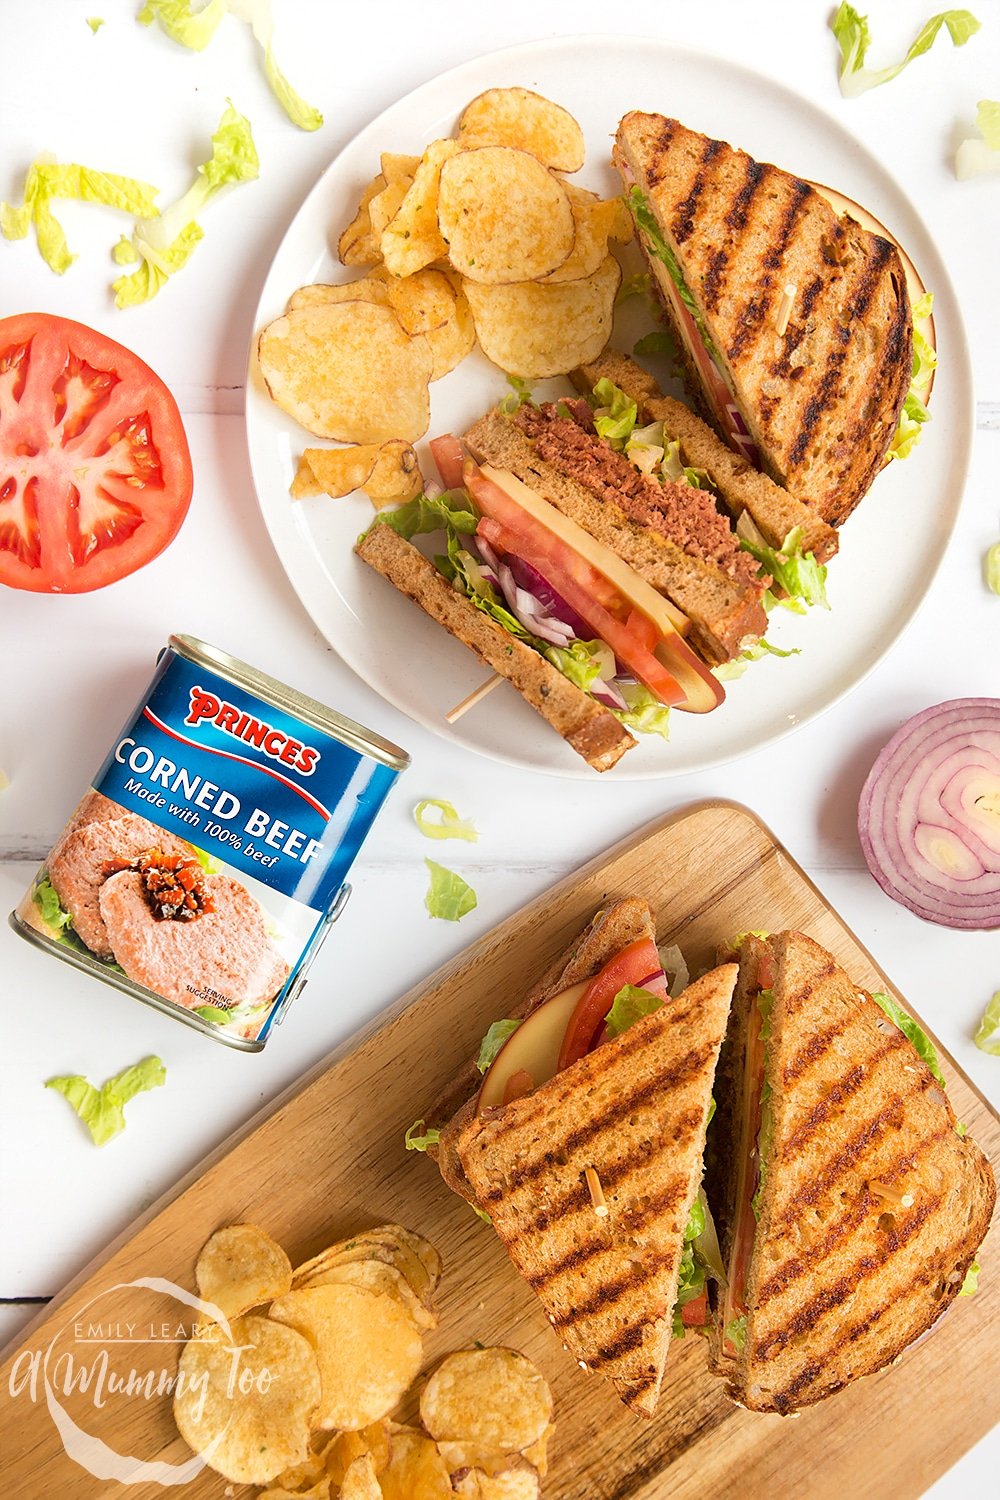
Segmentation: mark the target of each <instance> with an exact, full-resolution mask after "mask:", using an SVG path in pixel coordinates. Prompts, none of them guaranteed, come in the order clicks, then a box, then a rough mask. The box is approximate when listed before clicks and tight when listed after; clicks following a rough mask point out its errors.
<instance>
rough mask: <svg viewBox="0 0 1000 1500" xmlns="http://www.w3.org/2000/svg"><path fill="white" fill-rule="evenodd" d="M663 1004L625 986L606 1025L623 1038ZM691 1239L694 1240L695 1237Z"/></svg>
mask: <svg viewBox="0 0 1000 1500" xmlns="http://www.w3.org/2000/svg"><path fill="white" fill-rule="evenodd" d="M662 1004H663V1000H662V999H661V997H660V996H659V995H651V994H650V992H649V990H643V989H640V988H639V987H638V985H635V984H626V985H623V986H622V988H621V989H620V990H619V991H618V993H617V995H616V996H615V998H614V1002H613V1003H612V1006H611V1009H610V1010H609V1011H608V1013H607V1015H606V1016H605V1017H604V1024H605V1026H606V1027H607V1028H608V1031H609V1032H610V1033H611V1035H612V1036H621V1034H622V1032H623V1031H627V1030H628V1029H629V1027H630V1026H634V1025H635V1023H636V1021H641V1020H642V1018H643V1017H644V1016H651V1015H652V1014H653V1012H654V1011H657V1010H659V1009H660V1007H661V1006H662ZM700 1232H701V1231H700V1230H699V1233H700ZM690 1238H691V1239H694V1235H691V1236H690Z"/></svg>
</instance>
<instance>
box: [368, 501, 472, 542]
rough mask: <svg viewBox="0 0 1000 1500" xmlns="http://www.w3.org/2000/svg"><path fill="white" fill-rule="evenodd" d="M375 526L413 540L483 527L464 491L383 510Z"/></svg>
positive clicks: (409, 502) (376, 518) (468, 531)
mask: <svg viewBox="0 0 1000 1500" xmlns="http://www.w3.org/2000/svg"><path fill="white" fill-rule="evenodd" d="M372 525H373V526H391V527H392V529H393V531H398V532H399V534H400V536H402V537H405V538H406V540H407V541H411V540H412V538H413V537H415V536H425V535H427V534H428V533H429V532H433V531H460V532H463V533H466V534H468V533H471V532H473V531H475V529H476V527H477V526H478V525H479V516H478V515H477V514H476V512H475V511H474V510H473V509H472V508H471V501H470V500H469V497H468V495H467V494H466V493H465V491H464V490H445V491H443V493H442V494H440V495H437V496H435V498H434V499H431V498H430V496H429V495H418V496H417V498H416V499H415V500H410V501H408V502H407V503H406V505H397V506H396V508H395V510H380V511H379V513H378V515H377V516H376V517H375V520H374V521H373V522H372Z"/></svg>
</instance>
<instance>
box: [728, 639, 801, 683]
mask: <svg viewBox="0 0 1000 1500" xmlns="http://www.w3.org/2000/svg"><path fill="white" fill-rule="evenodd" d="M801 654H802V652H801V649H800V648H799V647H798V646H792V647H791V648H790V650H788V651H782V649H781V647H780V646H772V645H771V642H770V641H765V640H759V641H754V643H753V645H752V646H745V647H744V648H743V650H742V651H741V652H740V654H739V656H737V657H736V658H735V660H734V661H724V662H720V663H719V665H718V666H717V667H713V668H712V671H713V672H714V673H715V675H716V677H717V678H718V679H719V681H720V682H730V681H733V680H735V678H737V677H742V676H743V673H744V672H745V671H746V669H747V667H748V666H749V665H750V663H751V662H752V661H760V660H761V658H762V657H764V656H801Z"/></svg>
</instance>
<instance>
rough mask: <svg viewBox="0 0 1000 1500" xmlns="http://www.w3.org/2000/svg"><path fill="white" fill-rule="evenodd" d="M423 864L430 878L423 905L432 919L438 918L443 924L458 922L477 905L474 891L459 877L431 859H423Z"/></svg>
mask: <svg viewBox="0 0 1000 1500" xmlns="http://www.w3.org/2000/svg"><path fill="white" fill-rule="evenodd" d="M424 864H425V865H426V866H427V869H428V872H429V874H430V877H431V878H430V884H429V886H428V887H427V894H426V896H425V897H424V905H425V906H426V908H427V910H428V912H429V913H430V915H431V916H432V917H439V918H440V919H441V920H442V921H443V922H458V921H460V920H461V918H462V917H464V916H465V915H466V914H467V913H468V912H470V911H472V910H473V908H474V907H475V906H477V905H478V898H477V896H476V893H475V891H474V890H473V889H472V886H471V885H469V884H467V882H466V881H464V880H463V879H462V877H461V875H456V873H455V871H454V870H446V869H445V867H444V865H439V864H436V863H435V862H434V860H433V859H425V860H424Z"/></svg>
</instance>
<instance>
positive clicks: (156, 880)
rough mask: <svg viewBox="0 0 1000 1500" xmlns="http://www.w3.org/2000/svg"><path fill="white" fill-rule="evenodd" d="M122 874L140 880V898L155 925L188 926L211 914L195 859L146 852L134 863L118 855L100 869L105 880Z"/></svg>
mask: <svg viewBox="0 0 1000 1500" xmlns="http://www.w3.org/2000/svg"><path fill="white" fill-rule="evenodd" d="M122 870H134V871H135V872H136V874H138V875H141V876H142V891H143V895H144V896H145V898H146V902H147V904H148V906H149V908H150V910H151V911H152V913H153V916H154V917H156V918H157V920H158V921H164V920H171V921H175V922H191V921H193V920H194V919H195V918H196V917H200V916H201V915H202V914H203V913H204V912H209V911H214V910H215V902H214V901H213V900H212V896H211V893H210V892H209V891H207V890H206V889H205V872H204V870H203V869H202V867H201V865H200V864H199V863H198V861H197V860H196V859H193V858H190V859H189V858H185V857H183V856H182V855H179V854H164V852H163V850H162V849H147V850H146V852H145V854H139V855H137V856H136V858H135V859H128V858H126V856H124V855H120V854H119V855H115V857H114V858H113V859H106V860H105V861H104V863H103V864H102V865H101V874H102V875H103V876H105V878H107V877H109V876H111V875H117V874H119V873H120V872H121V871H122Z"/></svg>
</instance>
